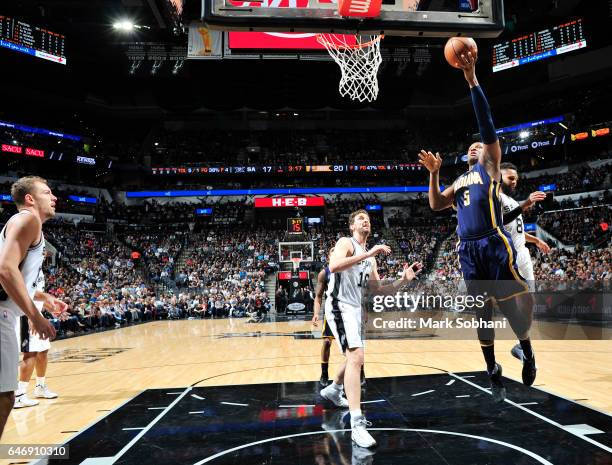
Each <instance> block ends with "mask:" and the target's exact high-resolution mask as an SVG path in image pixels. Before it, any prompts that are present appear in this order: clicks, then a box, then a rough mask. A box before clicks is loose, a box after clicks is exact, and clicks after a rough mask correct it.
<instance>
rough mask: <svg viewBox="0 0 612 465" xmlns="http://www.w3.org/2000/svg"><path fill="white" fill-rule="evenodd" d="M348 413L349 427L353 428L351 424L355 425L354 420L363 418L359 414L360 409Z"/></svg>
mask: <svg viewBox="0 0 612 465" xmlns="http://www.w3.org/2000/svg"><path fill="white" fill-rule="evenodd" d="M349 413H350V414H351V426H353V424H354V423H355V420H357V419H358V418H359V417H362V416H363V413H361V409H360V408H359V409H357V410H351V411H350V412H349Z"/></svg>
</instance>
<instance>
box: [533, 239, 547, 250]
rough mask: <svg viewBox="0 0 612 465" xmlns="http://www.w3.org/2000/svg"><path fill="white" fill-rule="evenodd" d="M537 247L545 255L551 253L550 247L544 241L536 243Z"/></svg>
mask: <svg viewBox="0 0 612 465" xmlns="http://www.w3.org/2000/svg"><path fill="white" fill-rule="evenodd" d="M536 247H537V248H538V249H540V250H541V251H542V252H544V253H550V246H549V245H548V244H547V243H546V242H544V241H543V240H542V239H540V240H539V241H538V242H536Z"/></svg>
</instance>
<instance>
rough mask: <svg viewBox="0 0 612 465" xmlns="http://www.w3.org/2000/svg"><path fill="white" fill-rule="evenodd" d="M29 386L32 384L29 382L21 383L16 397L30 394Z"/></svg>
mask: <svg viewBox="0 0 612 465" xmlns="http://www.w3.org/2000/svg"><path fill="white" fill-rule="evenodd" d="M28 384H30V383H29V382H28V381H19V384H18V387H17V390H16V391H15V395H17V396H20V395H21V394H25V393H26V392H28Z"/></svg>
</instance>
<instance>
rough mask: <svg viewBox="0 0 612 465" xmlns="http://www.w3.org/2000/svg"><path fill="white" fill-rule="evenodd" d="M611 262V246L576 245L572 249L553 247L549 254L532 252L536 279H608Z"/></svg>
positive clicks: (610, 275)
mask: <svg viewBox="0 0 612 465" xmlns="http://www.w3.org/2000/svg"><path fill="white" fill-rule="evenodd" d="M611 263H612V246H608V247H605V248H602V249H594V250H586V249H585V248H584V247H582V246H580V245H577V246H576V248H575V250H573V251H570V250H564V249H553V250H552V251H551V252H550V253H549V254H543V253H539V252H537V253H534V254H533V268H534V275H535V279H536V281H559V280H574V279H576V280H583V281H600V280H601V281H610V280H611V279H612V267H611V265H610V264H611Z"/></svg>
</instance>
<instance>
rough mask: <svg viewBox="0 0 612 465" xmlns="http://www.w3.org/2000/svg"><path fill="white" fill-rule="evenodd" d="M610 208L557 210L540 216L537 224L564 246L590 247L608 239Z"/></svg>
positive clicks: (611, 209)
mask: <svg viewBox="0 0 612 465" xmlns="http://www.w3.org/2000/svg"><path fill="white" fill-rule="evenodd" d="M611 211H612V207H611V206H599V207H587V208H578V209H572V210H559V211H553V212H548V213H546V214H544V215H541V216H540V218H539V220H538V224H539V225H540V226H541V227H543V228H544V229H545V230H547V231H549V232H550V233H551V234H552V235H553V236H555V237H556V238H557V239H559V240H560V241H561V242H562V243H564V244H566V245H572V244H582V245H584V246H588V245H592V244H594V243H597V242H598V241H601V240H605V238H608V240H609V238H610V220H611V219H612V218H611V215H610V212H611Z"/></svg>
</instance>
